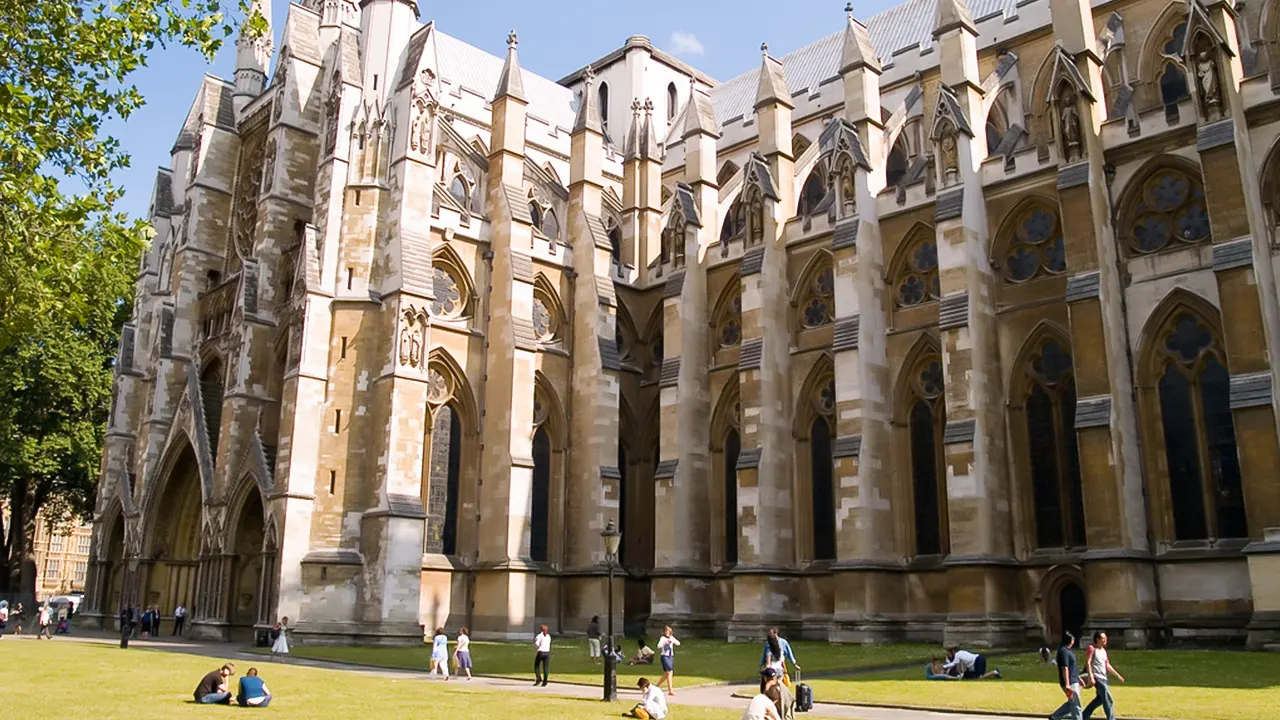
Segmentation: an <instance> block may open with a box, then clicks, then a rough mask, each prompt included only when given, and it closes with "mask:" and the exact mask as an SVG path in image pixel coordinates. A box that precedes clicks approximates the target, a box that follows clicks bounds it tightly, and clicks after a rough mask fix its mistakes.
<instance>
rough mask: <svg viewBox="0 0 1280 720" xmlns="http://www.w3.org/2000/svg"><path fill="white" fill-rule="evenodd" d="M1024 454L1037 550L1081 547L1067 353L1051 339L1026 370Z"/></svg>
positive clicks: (1081, 517) (1080, 504) (1080, 508)
mask: <svg viewBox="0 0 1280 720" xmlns="http://www.w3.org/2000/svg"><path fill="white" fill-rule="evenodd" d="M1028 370H1029V375H1030V377H1031V389H1030V393H1029V395H1028V396H1027V399H1026V408H1025V412H1026V423H1027V452H1028V454H1029V457H1028V459H1029V469H1030V472H1031V491H1032V498H1033V500H1034V503H1035V523H1036V526H1035V539H1036V546H1037V547H1040V548H1062V547H1079V546H1083V545H1084V544H1085V534H1084V533H1085V530H1084V492H1083V487H1082V484H1081V480H1080V463H1079V459H1078V458H1077V456H1076V452H1077V450H1076V435H1075V414H1076V391H1075V383H1074V382H1072V379H1071V371H1072V360H1071V352H1070V350H1069V349H1068V348H1067V347H1065V346H1064V345H1063V344H1062V343H1060V342H1058V341H1057V340H1055V339H1052V338H1050V339H1047V340H1044V341H1043V342H1041V344H1040V346H1039V348H1038V349H1037V351H1036V354H1035V355H1034V356H1033V357H1032V358H1031V361H1030V367H1029V368H1028Z"/></svg>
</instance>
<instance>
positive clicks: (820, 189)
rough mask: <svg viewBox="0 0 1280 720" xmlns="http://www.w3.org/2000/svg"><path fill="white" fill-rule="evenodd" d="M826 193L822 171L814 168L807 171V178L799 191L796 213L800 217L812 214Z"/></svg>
mask: <svg viewBox="0 0 1280 720" xmlns="http://www.w3.org/2000/svg"><path fill="white" fill-rule="evenodd" d="M826 195H827V183H826V181H825V180H824V179H823V177H822V171H821V170H820V169H818V168H814V169H813V171H812V172H810V173H809V178H808V179H807V180H805V181H804V190H802V191H801V192H800V207H799V212H798V213H797V214H798V215H800V217H808V216H810V215H812V214H813V212H814V210H815V209H816V208H817V207H818V204H819V203H821V202H822V199H823V198H824V197H826Z"/></svg>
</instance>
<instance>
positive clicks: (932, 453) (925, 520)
mask: <svg viewBox="0 0 1280 720" xmlns="http://www.w3.org/2000/svg"><path fill="white" fill-rule="evenodd" d="M910 380H911V383H910V386H909V387H910V392H911V395H912V396H913V398H914V399H913V400H912V402H911V408H910V411H909V414H908V418H907V427H908V433H909V436H910V441H911V483H912V499H913V502H912V506H913V514H914V519H915V543H916V547H915V553H916V554H917V555H936V554H939V553H943V552H945V551H946V548H947V537H946V532H947V531H946V522H945V521H946V512H947V511H946V507H947V504H946V496H947V491H946V470H945V469H944V455H943V447H942V429H943V427H944V426H945V425H946V406H945V404H944V403H943V400H942V394H943V390H944V388H945V386H944V379H943V372H942V358H941V357H939V356H938V355H936V354H931V355H929V356H926V357H925V358H924V359H922V360H921V361H920V362H918V363H917V364H916V365H915V367H914V369H913V370H912V371H911V375H910Z"/></svg>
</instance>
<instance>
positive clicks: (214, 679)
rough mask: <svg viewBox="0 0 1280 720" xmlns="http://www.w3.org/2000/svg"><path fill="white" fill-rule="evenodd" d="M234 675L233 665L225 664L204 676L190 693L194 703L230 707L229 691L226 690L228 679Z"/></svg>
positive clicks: (234, 667)
mask: <svg viewBox="0 0 1280 720" xmlns="http://www.w3.org/2000/svg"><path fill="white" fill-rule="evenodd" d="M235 674H236V666H235V663H227V664H226V665H223V666H222V667H220V668H218V669H217V670H214V671H212V672H210V673H208V674H207V675H205V676H204V677H203V678H201V679H200V684H199V685H197V686H196V691H195V692H194V693H192V694H193V695H194V696H195V698H196V702H198V703H201V704H203V705H230V704H231V691H230V690H228V689H227V683H228V682H229V680H228V678H230V677H231V676H232V675H235Z"/></svg>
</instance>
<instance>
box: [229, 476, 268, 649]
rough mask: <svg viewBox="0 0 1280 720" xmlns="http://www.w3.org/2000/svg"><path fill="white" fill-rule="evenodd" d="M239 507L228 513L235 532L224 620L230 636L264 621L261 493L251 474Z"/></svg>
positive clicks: (247, 635) (249, 630) (249, 631)
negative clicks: (261, 610)
mask: <svg viewBox="0 0 1280 720" xmlns="http://www.w3.org/2000/svg"><path fill="white" fill-rule="evenodd" d="M244 484H245V486H246V487H245V489H244V491H243V493H242V494H241V501H240V505H239V508H238V509H237V510H236V512H235V514H234V515H233V516H232V518H233V521H234V522H235V525H234V526H233V527H234V528H235V534H234V535H233V536H232V544H231V552H232V556H231V592H230V593H229V594H228V597H229V598H230V603H229V605H230V607H229V608H228V609H227V621H228V623H230V625H231V632H232V637H233V638H234V639H248V638H251V637H252V631H253V626H254V625H256V624H259V623H265V622H266V621H267V619H268V618H265V617H260V613H259V610H260V608H261V606H262V603H261V599H262V570H263V554H262V540H263V534H264V527H263V520H262V517H263V512H262V495H261V494H260V493H259V492H258V485H257V483H256V482H255V481H254V480H253V478H252V477H247V478H245V481H244Z"/></svg>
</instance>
